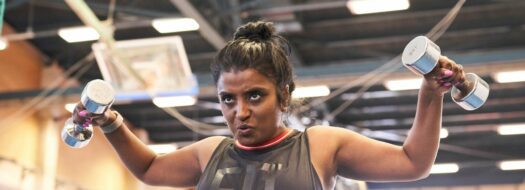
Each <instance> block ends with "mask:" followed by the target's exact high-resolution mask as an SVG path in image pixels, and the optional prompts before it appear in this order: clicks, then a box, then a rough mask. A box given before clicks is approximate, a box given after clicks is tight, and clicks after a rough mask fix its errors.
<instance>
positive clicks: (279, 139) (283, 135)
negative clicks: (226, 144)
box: [235, 128, 293, 151]
mask: <svg viewBox="0 0 525 190" xmlns="http://www.w3.org/2000/svg"><path fill="white" fill-rule="evenodd" d="M292 131H293V130H292V129H288V128H284V130H283V131H282V132H281V133H280V134H279V135H277V136H275V137H274V138H272V139H270V140H267V141H265V142H263V143H260V144H257V145H254V146H246V145H242V144H241V143H240V142H239V141H238V140H235V146H236V147H237V148H239V149H241V150H248V151H250V150H261V149H265V148H268V147H271V146H274V145H276V144H279V143H280V142H282V141H283V140H284V139H286V137H287V136H288V135H289V134H290V133H292Z"/></svg>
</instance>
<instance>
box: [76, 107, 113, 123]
mask: <svg viewBox="0 0 525 190" xmlns="http://www.w3.org/2000/svg"><path fill="white" fill-rule="evenodd" d="M116 118H117V116H116V115H115V114H114V113H113V112H112V111H111V109H107V110H106V111H104V113H102V114H93V113H90V112H88V111H87V110H86V108H85V107H84V105H82V103H80V102H79V103H77V106H75V110H73V121H74V122H75V123H78V124H86V125H89V124H93V126H105V125H109V124H110V123H112V122H113V121H115V119H116Z"/></svg>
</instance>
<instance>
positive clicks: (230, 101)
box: [222, 97, 233, 104]
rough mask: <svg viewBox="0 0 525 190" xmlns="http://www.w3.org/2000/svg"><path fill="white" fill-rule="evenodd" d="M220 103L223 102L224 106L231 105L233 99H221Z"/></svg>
mask: <svg viewBox="0 0 525 190" xmlns="http://www.w3.org/2000/svg"><path fill="white" fill-rule="evenodd" d="M222 102H224V103H225V104H231V103H233V98H231V97H222Z"/></svg>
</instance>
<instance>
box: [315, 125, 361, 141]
mask: <svg viewBox="0 0 525 190" xmlns="http://www.w3.org/2000/svg"><path fill="white" fill-rule="evenodd" d="M305 133H306V134H307V135H308V139H310V141H312V142H319V143H323V142H327V141H332V142H337V141H338V140H341V139H345V140H348V138H352V137H354V136H355V135H357V133H356V132H354V131H352V130H349V129H346V128H342V127H334V126H326V125H317V126H312V127H309V128H308V129H307V130H305Z"/></svg>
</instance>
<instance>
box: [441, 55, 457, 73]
mask: <svg viewBox="0 0 525 190" xmlns="http://www.w3.org/2000/svg"><path fill="white" fill-rule="evenodd" d="M453 64H455V62H454V61H453V60H451V59H449V58H448V57H446V56H441V57H440V58H439V60H438V65H439V68H445V69H448V70H453V69H452V65H453Z"/></svg>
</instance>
